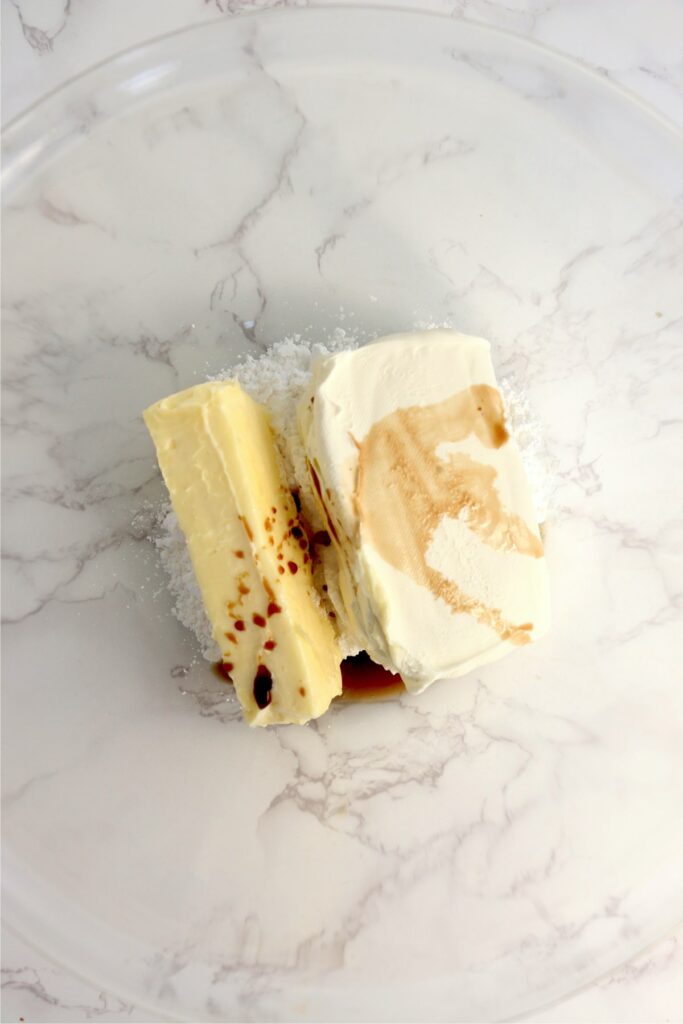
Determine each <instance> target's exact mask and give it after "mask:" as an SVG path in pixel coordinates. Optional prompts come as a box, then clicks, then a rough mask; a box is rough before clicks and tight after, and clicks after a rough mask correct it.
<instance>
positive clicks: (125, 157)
mask: <svg viewBox="0 0 683 1024" xmlns="http://www.w3.org/2000/svg"><path fill="white" fill-rule="evenodd" d="M4 144H5V167H4V178H3V188H4V193H3V195H4V248H5V260H4V277H5V281H4V332H3V333H4V338H3V341H4V354H3V358H4V388H5V397H4V416H5V420H6V428H5V451H4V467H3V468H4V475H5V514H4V533H5V549H6V552H7V561H6V567H5V572H4V584H5V591H6V593H5V600H4V611H5V616H6V619H7V622H6V625H5V634H4V657H5V671H4V690H5V692H4V720H3V728H4V733H5V735H4V772H3V786H4V792H5V810H4V832H5V860H4V883H5V911H6V917H7V919H8V920H9V922H10V924H12V925H13V926H14V927H16V928H17V929H18V930H19V931H20V932H21V933H22V934H23V935H24V936H25V937H26V938H27V939H29V940H30V941H32V942H34V943H35V945H36V946H39V947H40V948H41V949H43V950H44V951H45V952H47V953H49V954H51V955H53V956H54V957H56V958H57V959H59V960H60V961H62V962H63V963H65V964H66V965H68V966H70V967H72V968H73V969H74V970H76V971H78V972H80V973H82V974H84V975H86V976H88V977H89V978H90V979H92V980H94V981H96V982H98V983H99V984H100V985H102V986H103V987H105V988H109V989H112V990H114V991H116V992H117V993H118V994H120V995H121V996H123V997H124V998H127V999H130V1000H131V1001H134V1002H136V1003H139V1004H142V1005H144V1006H147V1007H149V1008H150V1010H151V1011H152V1012H154V1013H155V1014H157V1015H159V1014H165V1015H169V1016H175V1017H186V1018H189V1019H202V1020H223V1019H244V1018H246V1017H249V1018H253V1019H269V1020H280V1019H282V1020H291V1019H299V1018H300V1019H302V1020H333V1019H376V1020H380V1019H387V1020H389V1019H396V1018H397V1017H400V1018H401V1019H405V1020H413V1019H414V1020H422V1019H429V1020H442V1019H449V1020H453V1019H467V1020H471V1019H487V1020H488V1019H494V1018H500V1017H509V1016H513V1015H516V1014H521V1013H523V1012H525V1011H527V1010H530V1009H532V1008H534V1007H537V1006H539V1005H540V1004H542V1003H544V1002H547V1001H550V1000H554V999H557V998H559V997H561V996H563V995H565V994H567V993H568V992H569V991H571V990H572V989H574V988H576V987H577V986H579V985H582V984H584V983H586V982H588V981H590V980H592V979H594V978H595V977H597V976H598V975H599V974H600V973H602V972H603V971H605V970H608V969H610V968H612V967H614V966H615V965H616V964H617V963H619V962H620V961H622V960H624V959H625V958H627V957H629V956H630V955H631V954H633V953H634V952H636V951H637V950H638V949H639V948H641V947H643V946H644V945H645V944H647V943H648V942H650V941H651V940H653V939H655V938H657V937H658V936H659V935H661V934H662V933H663V932H664V931H665V930H666V929H667V928H669V927H671V926H672V925H673V924H674V923H675V921H676V920H677V919H678V918H679V917H680V915H681V906H682V897H683V886H682V884H681V870H680V866H681V862H682V860H683V858H682V857H681V852H682V849H683V836H682V824H681V815H680V808H681V806H683V745H682V744H681V742H680V721H681V712H682V711H683V686H681V668H680V648H679V649H678V656H677V654H676V646H675V630H676V627H677V625H678V622H677V619H676V610H675V606H674V604H673V603H672V599H671V597H670V595H671V594H672V593H673V592H674V589H675V584H676V579H677V574H678V576H680V565H679V563H677V562H676V547H675V543H676V542H675V531H674V527H673V517H674V514H675V512H676V510H677V509H680V499H681V484H680V479H679V475H677V474H676V473H675V465H676V462H675V460H676V458H677V457H678V453H679V452H680V441H679V440H677V439H676V433H675V431H676V429H677V428H676V424H675V422H674V421H675V419H676V414H675V407H676V403H677V401H678V394H679V393H680V377H676V376H675V373H674V365H673V358H674V355H675V346H676V341H677V339H676V327H675V323H676V319H677V318H678V317H680V316H681V314H682V313H683V308H682V306H683V294H682V292H681V288H680V271H679V270H678V271H677V269H676V261H677V260H679V259H680V249H681V210H680V198H677V196H678V193H679V185H680V170H681V160H682V155H683V144H682V142H681V138H680V135H678V134H677V133H676V132H675V131H674V130H673V129H671V128H670V127H669V126H667V124H666V123H665V122H663V121H662V120H661V119H659V118H658V117H656V116H655V115H654V114H652V112H650V111H649V110H648V109H647V108H646V107H644V106H643V105H641V104H639V103H637V102H636V101H634V100H633V98H632V97H629V96H628V95H627V94H625V93H624V92H622V91H619V90H617V89H615V88H614V87H613V86H611V85H609V84H608V83H607V82H605V81H604V80H602V79H601V78H600V77H599V76H597V75H594V74H591V73H588V72H587V71H585V70H583V69H581V68H580V67H579V66H577V65H575V64H573V63H572V62H570V61H568V60H566V59H564V58H561V57H559V56H557V55H555V54H553V53H551V52H549V51H546V50H544V49H541V48H539V47H538V46H535V45H532V44H530V43H528V42H524V41H522V40H520V39H518V38H516V37H514V36H512V35H508V34H505V33H501V32H496V31H493V30H491V29H487V28H483V27H481V26H478V25H475V24H470V23H464V22H461V21H456V20H449V19H446V18H441V17H438V16H433V15H426V14H420V13H414V12H403V11H398V10H378V9H370V8H367V9H344V10H340V9H324V10H314V9H308V10H298V11H286V12H274V13H269V14H267V15H259V16H248V17H242V18H235V19H230V20H224V21H221V22H218V23H216V24H211V25H206V26H203V27H201V28H196V29H192V30H190V31H186V32H183V33H180V34H176V35H173V36H170V37H168V38H165V39H161V40H159V41H157V42H153V43H150V44H149V45H147V46H144V47H142V48H140V49H137V50H135V51H132V52H130V53H127V54H124V55H122V56H120V57H118V58H116V59H115V60H113V61H111V62H109V63H107V64H105V65H103V66H101V67H99V68H97V69H95V70H94V71H92V72H90V73H88V74H87V75H85V76H83V77H82V78H79V79H77V80H75V81H73V82H71V83H70V84H69V85H68V86H66V87H65V88H64V89H62V90H60V91H59V92H57V93H55V94H54V95H52V96H51V97H50V98H48V99H47V100H45V101H44V102H43V103H42V104H40V105H39V106H38V107H36V108H34V109H33V110H32V111H31V112H29V113H28V114H27V115H26V116H24V117H22V118H21V119H20V120H18V121H17V122H15V123H14V124H13V125H12V126H10V128H9V129H8V130H7V132H6V134H5V139H4ZM420 322H429V323H444V322H446V323H453V324H455V325H457V326H458V327H460V328H461V329H462V330H464V331H470V332H474V333H478V334H484V335H486V336H488V337H489V338H491V340H492V342H493V344H494V349H495V356H496V362H497V364H498V367H499V369H500V370H501V371H502V372H504V373H506V374H508V375H513V376H515V377H516V379H517V382H518V386H520V387H522V388H523V389H525V390H526V392H528V395H529V397H530V399H531V401H532V402H533V404H534V406H535V408H536V410H537V413H538V414H539V416H540V418H541V420H542V423H543V425H544V429H545V431H546V434H547V439H548V443H549V446H550V448H551V450H552V453H553V455H554V458H555V460H556V468H557V481H558V486H557V490H556V494H555V496H554V501H553V511H552V514H551V519H550V523H549V526H548V557H549V559H550V563H551V572H552V578H553V589H554V615H555V625H554V629H553V632H552V634H551V635H550V636H549V637H548V639H547V640H545V641H544V642H543V643H541V644H539V645H538V647H537V648H536V649H534V650H531V651H524V652H521V653H520V654H518V655H516V656H515V657H514V658H510V659H508V660H506V661H504V662H502V663H500V664H497V665H492V666H489V667H487V668H485V669H482V670H481V671H479V672H477V673H475V674H473V675H472V676H471V677H468V678H466V679H463V680H459V681H457V682H455V683H446V682H444V683H442V684H438V685H436V686H435V687H433V688H432V689H431V690H430V691H429V692H428V693H426V694H424V695H422V696H420V697H409V696H405V697H402V698H401V699H400V701H398V702H396V703H389V704H370V703H368V704H362V705H355V706H354V705H348V704H347V705H342V706H340V707H335V708H334V709H333V710H332V711H331V712H330V714H329V715H327V716H326V717H325V718H323V719H322V720H321V721H320V722H318V723H314V724H312V725H311V726H310V727H307V728H303V729H299V728H293V727H291V728H282V729H272V730H268V731H250V730H248V729H247V728H246V727H245V726H244V725H243V724H242V723H241V722H240V719H239V715H238V713H237V710H236V708H235V706H234V704H232V703H231V702H230V701H229V700H228V699H226V696H225V691H224V689H222V688H221V684H220V683H219V682H218V681H217V680H215V679H214V678H213V676H212V675H211V674H210V673H209V672H208V671H207V668H206V666H205V665H204V664H202V663H201V661H200V659H198V657H197V651H196V649H195V647H194V644H193V641H192V638H191V637H190V636H189V635H187V634H186V633H185V632H184V630H183V629H182V628H181V627H180V626H179V624H178V623H177V622H176V621H175V620H174V618H173V617H172V615H171V611H170V599H169V598H168V596H167V594H166V592H165V589H164V585H163V580H162V579H161V577H160V574H159V570H158V567H157V565H156V561H155V557H154V552H153V550H152V548H151V545H150V544H149V542H148V541H147V539H146V533H147V525H146V521H145V515H146V511H148V505H147V504H146V503H149V502H152V503H154V502H156V501H158V500H159V499H160V497H161V493H162V490H161V484H160V481H159V478H158V475H157V472H156V468H155V463H154V458H153V452H152V448H151V444H150V442H149V440H148V439H147V437H146V435H145V431H144V428H143V425H142V422H141V419H140V410H141V409H142V408H143V407H144V406H146V405H147V404H148V403H150V402H151V401H153V400H155V399H157V398H158V397H160V396H161V395H163V394H165V393H168V392H171V391H173V390H177V389H179V388H181V387H184V386H187V385H189V384H191V383H193V382H194V381H196V380H200V379H202V378H203V377H204V376H206V375H207V374H209V373H211V372H215V371H218V370H219V369H222V368H224V367H226V366H229V365H231V363H232V362H234V360H235V359H236V358H238V357H239V356H240V355H241V354H243V353H245V352H258V351H261V349H262V348H263V347H265V346H266V345H268V344H269V343H271V342H272V341H274V340H275V339H277V338H280V337H283V336H285V335H288V334H293V333H299V334H303V335H305V336H307V337H323V338H324V337H326V336H327V335H328V334H329V332H330V331H333V330H340V329H341V330H347V331H353V332H354V333H356V334H358V333H360V334H361V335H362V336H368V337H369V336H371V335H373V334H376V333H377V332H380V331H387V330H401V329H407V328H410V327H411V326H412V325H414V324H416V323H420Z"/></svg>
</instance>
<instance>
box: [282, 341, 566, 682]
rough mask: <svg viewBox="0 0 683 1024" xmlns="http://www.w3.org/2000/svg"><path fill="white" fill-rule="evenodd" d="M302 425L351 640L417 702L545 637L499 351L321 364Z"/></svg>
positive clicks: (540, 571) (386, 345) (381, 354)
mask: <svg viewBox="0 0 683 1024" xmlns="http://www.w3.org/2000/svg"><path fill="white" fill-rule="evenodd" d="M299 424H300V429H301V433H302V438H303V442H304V447H305V449H306V454H307V459H308V467H309V473H310V476H311V482H312V485H313V489H314V492H315V494H316V495H317V499H318V502H319V504H320V509H321V512H322V514H323V515H324V516H325V518H326V521H327V526H328V531H329V533H330V535H331V537H332V539H333V541H334V545H335V550H336V554H337V558H338V561H339V574H338V579H337V581H336V585H335V587H334V589H333V588H330V593H331V597H332V599H333V601H334V602H335V605H336V610H337V615H338V617H339V619H340V620H341V623H340V624H341V628H342V630H346V632H347V633H348V634H349V635H350V638H352V640H353V642H355V643H356V644H357V645H358V646H359V647H361V648H363V649H365V650H366V651H367V652H368V654H369V655H370V656H371V657H372V658H373V659H374V660H375V661H378V662H379V663H380V664H382V665H384V666H385V667H386V668H388V669H390V670H391V671H393V672H398V673H400V674H401V676H402V677H403V680H404V682H405V684H406V686H407V687H408V689H410V690H412V691H414V692H419V691H420V690H422V689H424V688H425V687H426V686H428V685H429V684H430V683H431V682H433V681H434V680H435V679H439V678H444V677H453V676H459V675H463V674H464V673H465V672H468V671H470V670H471V669H473V668H475V667H476V666H478V665H482V664H484V663H485V662H488V661H491V660H493V659H495V658H499V657H501V656H502V655H503V654H505V653H506V652H507V651H510V650H512V649H514V648H517V647H520V646H523V645H525V644H528V643H529V642H530V641H532V640H535V639H537V638H538V637H540V636H542V635H543V633H545V632H546V630H547V629H548V626H549V596H548V579H547V570H546V563H545V559H544V555H543V544H542V541H541V537H540V534H539V530H538V525H537V522H536V516H535V512H534V507H533V503H532V497H531V491H530V487H529V483H528V480H527V478H526V474H525V471H524V466H523V464H522V460H521V457H520V453H519V450H518V448H517V446H516V444H515V442H514V440H513V439H512V438H511V437H510V435H509V433H508V430H507V427H506V422H505V410H504V407H503V401H502V398H501V395H500V392H499V391H498V389H497V387H496V380H495V376H494V371H493V366H492V363H491V356H490V349H489V345H488V342H486V341H485V340H484V339H482V338H475V337H468V336H466V335H462V334H458V333H457V332H455V331H450V330H436V331H427V332H422V333H417V334H404V335H394V336H390V337H387V338H383V339H381V340H379V341H377V342H374V343H373V344H370V345H366V346H365V347H363V348H360V349H357V350H354V351H347V352H342V353H339V354H337V355H334V356H331V357H329V358H327V359H324V360H322V361H321V362H319V363H318V364H317V365H316V367H315V368H314V374H313V382H312V386H311V390H310V392H309V393H308V394H307V395H306V396H305V398H304V399H302V402H301V405H300V407H299Z"/></svg>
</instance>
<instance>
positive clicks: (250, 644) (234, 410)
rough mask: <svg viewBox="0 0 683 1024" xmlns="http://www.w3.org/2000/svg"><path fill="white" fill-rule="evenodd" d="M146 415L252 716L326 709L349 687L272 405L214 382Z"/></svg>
mask: <svg viewBox="0 0 683 1024" xmlns="http://www.w3.org/2000/svg"><path fill="white" fill-rule="evenodd" d="M144 417H145V422H146V424H147V427H148V429H149V432H150V434H151V435H152V438H153V440H154V443H155V445H156V450H157V457H158V460H159V465H160V467H161V472H162V473H163V476H164V480H165V481H166V486H167V487H168V491H169V494H170V496H171V501H172V504H173V508H174V510H175V513H176V515H177V517H178V521H179V523H180V526H181V528H182V530H183V533H184V534H185V537H186V539H187V544H188V548H189V552H190V557H191V559H192V564H193V567H194V571H195V574H196V577H197V582H198V584H199V589H200V591H201V595H202V599H203V601H204V605H205V607H206V611H207V614H208V617H209V620H210V622H211V625H212V628H213V635H214V638H215V640H216V643H217V644H218V646H219V647H220V650H221V653H222V656H223V662H224V664H225V665H226V668H227V670H228V671H229V673H230V675H231V677H232V680H233V682H234V684H235V690H236V692H237V696H238V698H239V700H240V702H241V704H242V707H243V708H244V714H245V717H246V719H247V721H248V722H249V723H250V724H251V725H270V724H271V723H277V722H307V721H308V720H309V719H311V718H316V717H317V716H318V715H321V714H322V713H323V712H324V711H326V710H327V708H328V706H329V704H330V701H331V700H332V698H333V697H335V696H336V695H337V694H339V693H341V672H340V667H339V663H340V660H341V655H340V652H339V648H338V644H337V641H336V639H335V635H334V632H333V630H332V627H331V624H330V621H329V619H328V617H327V615H326V614H325V613H324V612H323V611H322V609H321V607H320V603H319V601H318V599H317V597H316V594H315V592H314V590H313V585H312V580H311V564H310V557H309V553H308V545H307V542H306V536H305V533H304V531H303V529H302V528H301V526H300V525H299V522H298V518H297V511H296V507H295V505H294V502H293V500H292V496H291V494H290V492H289V490H288V489H287V488H286V487H285V485H284V484H283V481H282V477H281V474H280V470H279V465H278V462H277V455H276V451H275V445H274V441H273V435H272V431H271V427H270V423H269V419H268V414H267V412H266V410H265V409H263V408H262V406H260V405H258V404H257V403H256V402H254V401H253V400H252V399H251V398H250V397H249V396H248V395H247V394H245V392H244V391H242V389H241V388H240V386H239V385H238V384H237V383H236V382H234V381H227V382H220V383H216V382H209V383H207V384H200V385H198V386H197V387H193V388H189V389H188V390H187V391H181V392H180V393H179V394H176V395H171V396H170V397H169V398H165V399H163V400H162V401H161V402H157V403H156V405H153V406H151V407H150V408H149V409H147V410H146V412H145V414H144Z"/></svg>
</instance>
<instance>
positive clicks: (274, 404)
mask: <svg viewBox="0 0 683 1024" xmlns="http://www.w3.org/2000/svg"><path fill="white" fill-rule="evenodd" d="M416 326H417V327H419V328H422V327H423V325H422V324H418V325H416ZM434 326H447V325H441V324H438V325H437V324H429V325H424V327H425V328H426V327H434ZM363 340H366V339H363ZM360 343H361V341H360V338H359V335H358V333H355V332H353V331H349V330H345V329H343V328H337V329H336V330H335V331H334V332H333V333H332V335H331V336H330V337H329V338H327V339H326V340H325V341H324V342H320V341H310V340H306V339H304V338H303V337H301V336H299V335H295V336H293V337H289V338H285V339H283V340H282V341H278V342H276V343H275V344H274V345H273V346H272V347H271V348H270V349H268V351H267V352H265V353H264V354H263V355H261V356H258V357H257V356H248V357H247V358H246V359H245V360H244V361H243V362H241V363H239V364H238V365H237V366H236V367H233V368H231V369H230V370H226V371H225V372H224V373H221V374H218V375H216V376H215V377H214V378H213V379H215V380H224V379H227V378H233V379H237V380H238V381H239V382H240V384H241V385H242V387H243V388H244V390H245V391H247V392H248V393H249V394H250V395H251V396H252V398H254V399H255V400H256V401H257V402H260V403H261V404H262V405H265V406H266V407H267V408H268V410H269V411H270V415H271V420H272V424H273V427H274V429H275V433H276V438H277V444H278V450H279V453H280V458H281V465H282V471H283V474H284V477H285V480H286V482H287V484H288V486H290V487H292V488H295V487H296V488H301V490H302V500H303V505H304V513H305V514H306V513H307V514H308V515H309V516H312V515H313V514H314V509H315V506H314V503H313V500H312V496H311V495H310V492H309V491H308V489H307V486H306V482H307V480H308V473H307V471H306V464H305V455H304V450H303V445H302V443H301V439H300V437H299V431H298V427H297V416H296V409H297V405H298V403H299V400H300V398H301V397H302V395H303V393H304V391H305V390H306V388H307V387H308V385H309V383H310V380H311V367H312V364H313V362H314V360H316V359H318V358H325V357H326V356H328V355H331V354H333V353H335V352H340V351H342V350H344V349H350V348H356V347H358V345H359V344H360ZM500 390H501V393H502V395H503V398H504V401H505V405H506V408H507V414H508V426H509V428H510V431H511V433H512V434H513V436H514V437H515V440H516V441H517V444H518V445H519V448H520V451H521V454H522V459H523V461H524V465H525V468H526V471H527V474H528V476H529V481H530V484H531V488H532V493H533V497H534V504H535V507H536V510H537V515H538V520H539V522H543V521H544V520H545V519H546V516H547V511H548V505H549V500H550V495H551V491H552V481H553V473H552V463H551V460H550V457H549V455H548V452H547V449H546V446H545V442H544V437H543V431H542V428H541V425H540V423H539V422H538V420H537V419H536V417H535V416H534V414H533V412H532V409H531V406H530V403H529V400H528V397H527V396H526V395H525V393H524V392H523V391H522V390H521V389H520V388H518V387H517V386H516V385H515V383H514V382H512V381H511V380H510V379H506V378H503V379H501V381H500ZM153 541H154V544H155V546H156V548H157V551H158V552H159V558H160V561H161V564H162V567H163V568H164V570H165V571H166V573H167V575H168V587H169V590H170V592H171V595H172V597H173V599H174V612H175V614H176V616H177V617H178V619H179V620H180V622H181V623H182V624H183V625H184V626H186V627H187V628H188V629H190V630H191V631H192V632H193V633H194V635H195V637H196V638H197V641H198V643H199V646H200V649H201V652H202V655H203V656H204V657H205V658H207V659H208V660H210V661H216V660H218V658H219V656H220V654H219V650H218V647H217V645H216V643H215V641H214V639H213V636H212V633H211V626H210V624H209V621H208V619H207V617H206V613H205V611H204V605H203V603H202V599H201V596H200V593H199V588H198V586H197V582H196V579H195V576H194V572H193V569H192V563H191V561H190V556H189V553H188V550H187V546H186V544H185V538H184V536H183V534H182V531H181V530H180V527H179V525H178V521H177V519H176V517H175V514H174V513H173V511H172V510H171V507H170V505H169V504H168V503H167V502H166V503H164V504H163V506H162V507H161V508H160V509H159V512H158V515H157V528H156V530H155V531H154V536H153Z"/></svg>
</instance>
